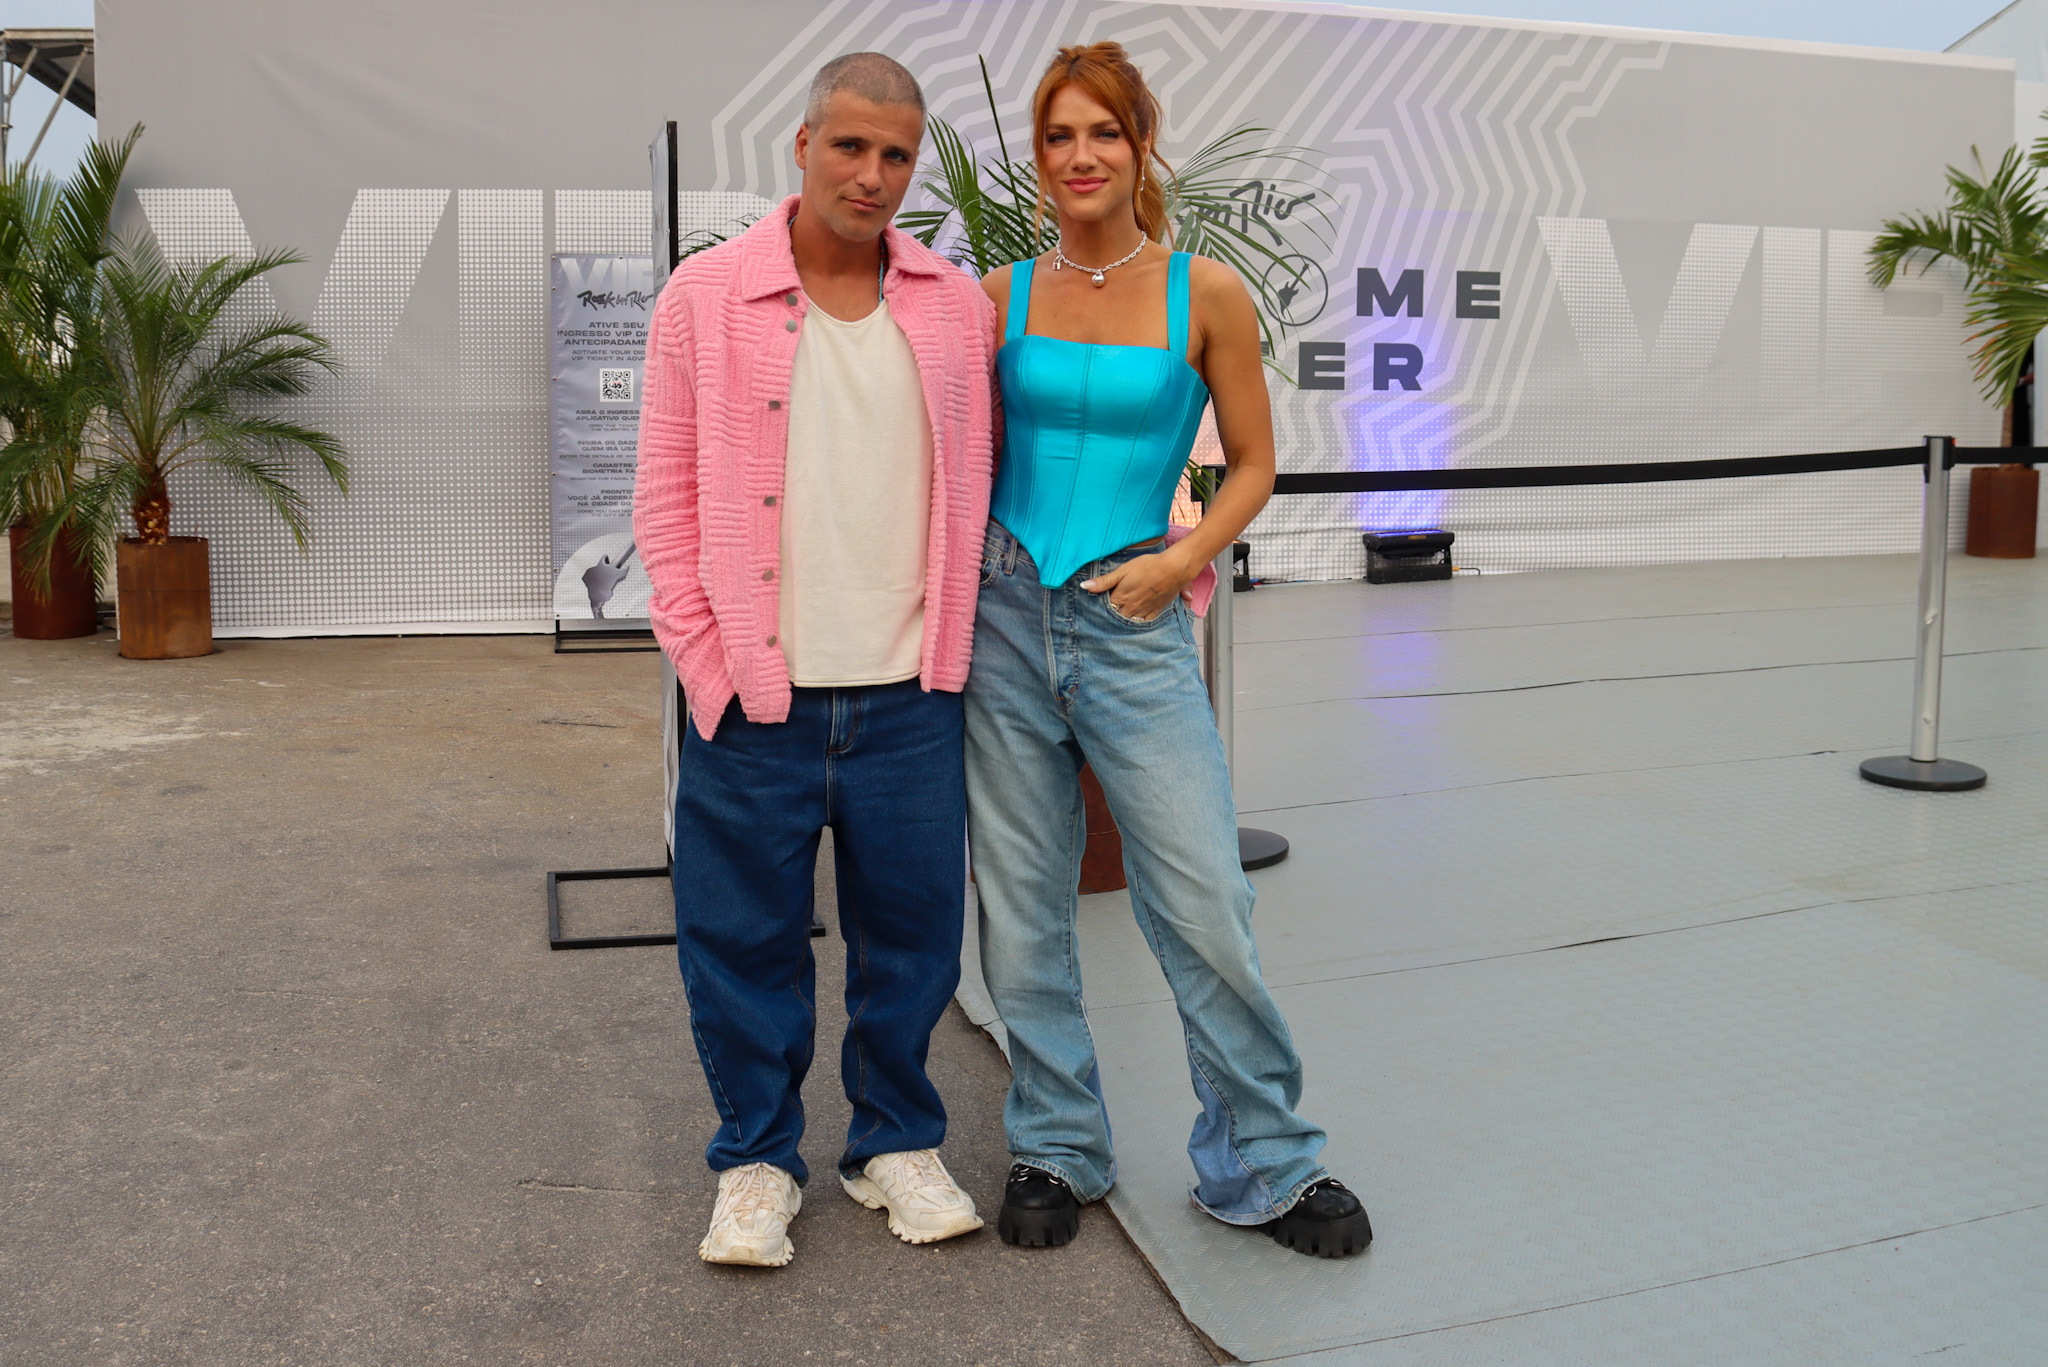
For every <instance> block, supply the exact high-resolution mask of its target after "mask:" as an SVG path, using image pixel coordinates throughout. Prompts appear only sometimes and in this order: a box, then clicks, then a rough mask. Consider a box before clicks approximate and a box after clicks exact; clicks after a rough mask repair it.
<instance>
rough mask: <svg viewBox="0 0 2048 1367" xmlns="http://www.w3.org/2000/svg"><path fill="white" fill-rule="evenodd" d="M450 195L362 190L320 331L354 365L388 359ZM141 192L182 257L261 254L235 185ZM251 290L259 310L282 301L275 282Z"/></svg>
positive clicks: (173, 253) (160, 237)
mask: <svg viewBox="0 0 2048 1367" xmlns="http://www.w3.org/2000/svg"><path fill="white" fill-rule="evenodd" d="M448 197H449V196H448V191H446V190H358V191H356V198H355V203H354V204H352V205H350V206H349V211H348V220H347V222H345V223H344V224H343V225H342V229H341V240H340V241H339V242H338V243H336V244H335V247H334V259H333V260H332V261H330V262H329V263H328V267H327V276H326V279H325V280H324V281H322V283H321V286H320V297H319V302H317V303H316V304H315V305H314V306H313V319H312V326H313V330H314V331H315V332H318V333H319V334H321V335H322V336H324V337H326V338H327V339H328V340H329V341H331V342H332V343H334V349H335V353H336V358H337V359H338V360H339V361H340V362H341V364H342V366H343V368H344V370H345V371H346V372H352V373H354V374H358V375H360V374H367V373H371V372H374V371H376V370H377V369H378V368H379V367H380V366H381V365H382V364H383V361H384V352H385V349H386V348H387V347H389V346H390V345H391V338H392V335H393V334H394V333H395V332H396V331H397V330H398V319H399V315H400V314H402V313H404V312H405V303H406V300H408V299H410V298H411V297H412V288H413V283H414V281H416V280H417V279H418V278H419V273H420V265H421V263H422V262H424V261H425V260H426V256H427V247H428V245H429V244H430V243H431V242H432V241H433V240H434V231H435V229H436V228H437V227H439V226H440V223H441V216H442V215H443V214H444V213H445V212H446V211H447V208H448ZM136 198H137V199H138V200H140V201H141V203H142V212H143V215H144V217H146V218H147V219H148V220H149V228H150V231H151V232H152V233H154V234H155V235H156V240H157V243H158V245H159V246H161V247H162V248H163V253H164V255H165V256H166V257H167V258H169V259H170V260H171V261H172V262H174V263H177V264H185V263H191V262H199V261H206V260H211V259H213V258H215V257H219V256H253V255H255V251H256V248H255V245H254V243H252V242H251V241H250V238H249V230H248V228H247V227H246V226H245V225H244V224H243V222H242V212H241V210H240V209H239V208H238V207H237V206H236V204H235V197H234V194H233V192H231V191H228V190H170V189H146V190H139V191H137V192H136ZM243 294H244V298H243V301H242V302H243V303H244V305H245V307H247V308H249V309H250V310H252V311H267V310H270V309H274V308H276V306H277V301H276V298H275V296H274V295H273V294H272V293H271V289H270V284H269V282H268V281H265V280H257V281H254V282H252V283H250V284H249V285H248V286H246V287H245V289H244V291H243Z"/></svg>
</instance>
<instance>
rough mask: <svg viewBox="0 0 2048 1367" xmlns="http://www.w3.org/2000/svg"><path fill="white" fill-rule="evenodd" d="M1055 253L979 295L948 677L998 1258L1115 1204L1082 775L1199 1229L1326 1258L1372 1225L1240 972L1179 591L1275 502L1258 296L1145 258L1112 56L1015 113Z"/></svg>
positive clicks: (1245, 895)
mask: <svg viewBox="0 0 2048 1367" xmlns="http://www.w3.org/2000/svg"><path fill="white" fill-rule="evenodd" d="M1032 119H1033V125H1034V141H1035V146H1036V154H1037V159H1038V180H1039V185H1040V186H1041V187H1042V188H1041V191H1040V193H1041V196H1042V197H1044V198H1042V199H1041V203H1040V211H1041V212H1043V211H1044V209H1045V207H1046V204H1045V199H1047V198H1049V200H1050V202H1051V207H1052V208H1053V209H1054V210H1056V211H1057V213H1058V216H1059V230H1060V237H1059V245H1058V247H1057V248H1056V249H1055V250H1054V251H1052V252H1050V253H1048V254H1047V255H1045V256H1043V257H1040V258H1038V259H1036V260H1034V261H1020V262H1017V263H1016V264H1015V265H1012V266H1007V267H1004V268H1003V269H1001V270H998V271H993V272H991V273H990V274H989V275H988V277H987V278H986V279H984V281H983V282H982V287H983V288H984V289H985V290H987V291H988V293H989V296H990V298H992V299H993V300H994V301H995V303H996V307H997V308H998V309H999V310H1000V311H1001V313H1002V326H1003V337H1004V342H1003V345H1002V349H1001V351H1000V352H999V353H998V356H997V370H998V373H999V375H1000V377H1001V382H1002V391H1003V409H1004V424H1005V428H1006V430H1005V434H1004V441H1003V451H1002V457H1001V462H1000V465H999V468H998V472H997V475H996V488H995V496H994V501H993V503H992V505H991V509H990V514H991V521H990V525H989V532H988V540H987V543H986V547H985V550H984V552H983V561H982V573H981V597H980V604H979V616H978V618H977V621H976V626H975V635H974V664H973V669H972V672H971V674H970V675H969V677H968V682H967V691H966V712H967V792H968V829H969V833H970V836H971V846H972V849H973V854H974V870H975V882H976V886H977V888H978V890H979V892H980V897H981V952H982V970H983V974H984V976H985V977H986V978H987V980H988V987H989V992H990V994H991V995H992V996H993V997H994V999H995V1003H996V1006H997V1008H998V1009H999V1010H1000V1011H1001V1012H1002V1017H1003V1023H1004V1025H1005V1026H1006V1028H1007V1029H1008V1031H1009V1038H1010V1062H1011V1065H1012V1068H1013V1070H1014V1081H1013V1082H1012V1084H1011V1087H1010V1098H1009V1103H1008V1105H1007V1106H1006V1108H1005V1110H1004V1123H1005V1127H1006V1129H1007V1131H1008V1137H1009V1145H1010V1151H1011V1154H1012V1156H1013V1157H1014V1159H1015V1164H1016V1165H1015V1166H1014V1167H1013V1168H1012V1169H1011V1170H1010V1180H1009V1183H1008V1186H1007V1189H1006V1191H1005V1193H1004V1199H1003V1208H1002V1214H1001V1217H1000V1219H999V1220H998V1222H997V1228H998V1229H999V1231H1000V1232H1001V1234H1002V1237H1003V1239H1004V1240H1005V1242H1008V1243H1013V1244H1026V1245H1032V1246H1041V1247H1043V1246H1051V1245H1058V1244H1064V1243H1066V1242H1067V1241H1068V1240H1069V1239H1071V1238H1073V1236H1074V1234H1075V1233H1076V1232H1077V1231H1078V1230H1079V1228H1080V1206H1081V1205H1083V1204H1085V1203H1087V1202H1089V1201H1094V1200H1098V1199H1100V1198H1101V1197H1102V1196H1103V1195H1104V1193H1106V1192H1107V1191H1108V1190H1109V1188H1110V1186H1111V1184H1112V1183H1113V1182H1114V1181H1115V1180H1116V1165H1115V1161H1114V1156H1113V1154H1112V1153H1111V1149H1110V1134H1109V1120H1108V1117H1107V1115H1106V1113H1105V1112H1104V1109H1103V1103H1102V1087H1101V1074H1100V1070H1099V1069H1098V1068H1097V1067H1096V1061H1095V1045H1094V1041H1093V1039H1092V1038H1091V1037H1090V1035H1089V1032H1088V1020H1087V1014H1086V1009H1085V1007H1084V1006H1083V1004H1082V1000H1081V978H1080V969H1079V964H1078V962H1077V961H1076V958H1075V951H1074V914H1075V907H1076V904H1075V882H1076V879H1077V876H1078V874H1079V871H1080V864H1081V848H1082V843H1083V834H1082V832H1083V824H1082V807H1081V787H1080V778H1079V771H1080V768H1081V765H1082V763H1083V762H1084V761H1085V762H1088V763H1090V764H1092V765H1093V767H1094V770H1095V774H1096V776H1097V777H1098V778H1100V779H1101V781H1102V786H1103V791H1104V792H1105V793H1106V794H1107V795H1108V797H1109V805H1110V808H1111V810H1113V811H1114V812H1115V813H1116V818H1117V821H1118V823H1119V825H1120V826H1121V827H1122V830H1123V839H1124V867H1125V870H1126V873H1127V875H1128V878H1129V881H1130V889H1131V905H1132V909H1133V910H1134V911H1135V912H1136V914H1137V918H1138V924H1139V926H1140V928H1141V929H1142V930H1143V931H1144V933H1145V938H1146V940H1147V941H1148V942H1149V943H1150V944H1151V946H1152V951H1153V953H1154V954H1156V955H1157V956H1158V958H1159V963H1160V967H1161V968H1163V969H1164V970H1165V972H1166V978H1167V981H1168V982H1169V983H1170V984H1171V985H1172V988H1173V994H1174V1000H1175V1002H1176V1003H1177V1004H1178V1006H1179V1008H1180V1013H1181V1020H1182V1023H1183V1025H1184V1026H1185V1029H1186V1035H1187V1042H1188V1063H1189V1070H1190V1073H1191V1075H1192V1077H1193V1079H1194V1087H1195V1093H1196V1096H1197V1098H1198V1099H1199V1100H1200V1102H1201V1108H1202V1109H1201V1115H1200V1116H1199V1117H1198V1118H1197V1120H1196V1122H1195V1129H1194V1135H1193V1138H1192V1139H1191V1140H1190V1141H1189V1144H1188V1152H1189V1155H1190V1156H1191V1157H1192V1158H1193V1159H1194V1165H1195V1175H1196V1179H1197V1180H1196V1184H1195V1186H1194V1188H1193V1189H1192V1192H1191V1194H1192V1195H1193V1197H1194V1200H1195V1203H1196V1204H1197V1205H1198V1206H1200V1207H1201V1209H1203V1210H1204V1211H1207V1212H1208V1213H1209V1214H1210V1215H1213V1216H1215V1217H1216V1218H1217V1219H1219V1220H1223V1221H1225V1222H1227V1223H1229V1224H1234V1225H1245V1226H1250V1227H1254V1228H1257V1229H1260V1230H1262V1231H1264V1232H1266V1233H1268V1234H1270V1235H1271V1236H1272V1237H1273V1238H1275V1239H1277V1240H1279V1241H1280V1242H1281V1243H1283V1244H1285V1245H1286V1246H1288V1247H1290V1248H1295V1249H1299V1250H1300V1251H1302V1252H1304V1253H1313V1254H1320V1255H1321V1256H1324V1257H1342V1256H1344V1255H1346V1254H1351V1253H1356V1252H1359V1251H1361V1250H1362V1249H1364V1248H1365V1246H1366V1244H1367V1243H1368V1242H1370V1241H1371V1239H1372V1228H1371V1225H1370V1224H1369V1223H1368V1221H1367V1219H1366V1213H1365V1210H1364V1208H1363V1207H1362V1206H1361V1205H1360V1204H1359V1202H1358V1198H1357V1197H1356V1196H1353V1195H1352V1194H1351V1193H1350V1192H1349V1191H1347V1190H1345V1188H1344V1186H1343V1185H1342V1184H1341V1183H1339V1182H1337V1181H1336V1180H1334V1179H1333V1178H1332V1177H1331V1176H1330V1174H1329V1172H1328V1171H1327V1170H1326V1169H1324V1168H1323V1167H1322V1165H1321V1164H1320V1163H1318V1162H1317V1155H1318V1154H1319V1153H1320V1152H1321V1150H1322V1147H1323V1141H1324V1134H1323V1131H1321V1130H1320V1129H1318V1128H1316V1127H1315V1126H1314V1125H1312V1124H1310V1123H1309V1122H1308V1121H1306V1120H1304V1119H1302V1118H1301V1117H1300V1116H1299V1115H1297V1114H1296V1113H1295V1106H1296V1105H1297V1104H1298V1102H1299V1100H1300V1096H1301V1060H1300V1057H1299V1056H1298V1055H1297V1054H1296V1053H1295V1050H1294V1042H1293V1039H1292V1037H1291V1036H1290V1035H1289V1033H1288V1030H1287V1022H1286V1021H1285V1020H1284V1019H1282V1017H1281V1015H1280V1009H1279V1007H1278V1006H1277V1005H1276V1004H1275V1003H1274V1001H1273V998H1272V995H1271V994H1270V993H1269V992H1268V991H1267V990H1266V985H1265V983H1264V981H1263V980H1261V978H1260V976H1259V963H1258V951H1257V949H1256V948H1255V946H1254V945H1253V943H1252V937H1251V911H1252V888H1251V884H1250V882H1249V881H1247V880H1246V878H1245V876H1244V871H1243V870H1242V869H1241V868H1240V867H1239V866H1238V861H1237V812H1236V808H1235V806H1234V804H1233V802H1232V800H1231V793H1230V774H1229V771H1228V769H1227V767H1226V766H1225V763H1224V759H1223V747H1222V744H1221V742H1220V741H1219V740H1218V738H1217V734H1216V725H1215V719H1214V717H1213V716H1212V715H1211V713H1210V711H1209V704H1208V698H1207V694H1206V693H1205V691H1204V689H1203V686H1202V681H1201V678H1200V676H1199V673H1198V671H1197V669H1196V664H1195V644H1194V631H1193V627H1192V624H1191V621H1190V616H1189V609H1188V607H1187V605H1186V604H1184V603H1183V602H1182V601H1181V596H1182V591H1183V590H1185V589H1187V588H1188V587H1189V585H1190V584H1191V583H1193V582H1194V580H1195V578H1196V576H1197V575H1198V574H1200V572H1201V571H1202V570H1203V569H1204V568H1205V567H1206V566H1207V565H1208V564H1209V562H1210V560H1211V559H1212V558H1213V557H1214V556H1215V555H1216V554H1217V553H1218V552H1220V551H1221V550H1222V549H1223V548H1224V547H1225V546H1228V545H1229V544H1230V543H1231V542H1232V541H1233V540H1234V539H1235V538H1236V537H1237V535H1238V533H1240V532H1242V531H1243V530H1244V528H1245V526H1246V524H1248V523H1249V522H1250V521H1251V520H1252V517H1253V516H1254V515H1255V514H1256V513H1257V512H1258V511H1259V509H1260V508H1261V507H1262V506H1263V505H1264V504H1265V501H1266V499H1267V497H1268V496H1269V495H1270V494H1271V493H1272V490H1273V430H1272V415H1271V412H1270V410H1269V408H1268V404H1267V399H1266V384H1265V376H1264V372H1263V369H1262V367H1261V363H1260V359H1259V326H1258V318H1257V315H1256V313H1255V311H1254V309H1253V306H1252V302H1251V298H1250V295H1249V294H1248V293H1247V292H1246V290H1245V288H1244V285H1243V283H1242V282H1241V281H1239V279H1238V278H1237V276H1236V274H1235V273H1233V272H1232V271H1231V270H1230V269H1229V268H1228V267H1226V266H1223V265H1221V264H1219V263H1217V262H1214V261H1208V260H1203V259H1200V258H1191V257H1189V256H1187V255H1186V254H1184V253H1177V252H1174V251H1172V250H1170V249H1169V248H1168V247H1167V246H1165V245H1164V243H1163V239H1164V238H1165V236H1166V215H1165V196H1164V193H1163V191H1162V188H1161V184H1160V170H1161V167H1162V165H1163V163H1161V162H1160V161H1159V159H1158V157H1157V156H1156V155H1155V154H1154V151H1153V140H1154V138H1155V136H1156V135H1157V132H1158V129H1159V127H1160V124H1161V122H1162V119H1161V116H1160V109H1159V104H1158V102H1157V101H1156V100H1155V99H1154V98H1153V97H1152V94H1151V92H1150V91H1148V90H1147V89H1146V87H1145V81H1144V77H1143V76H1142V75H1141V74H1140V73H1139V72H1138V70H1137V68H1136V67H1134V66H1132V65H1131V63H1130V61H1129V59H1128V58H1126V56H1125V55H1124V50H1123V48H1122V47H1121V46H1119V45H1118V44H1116V43H1097V44H1095V45H1094V46H1092V47H1071V48H1064V49H1062V50H1061V51H1060V54H1059V55H1058V56H1057V57H1056V58H1054V59H1053V63H1052V65H1051V66H1050V67H1049V68H1048V69H1047V70H1046V73H1045V76H1044V78H1043V79H1042V80H1040V82H1039V85H1038V92H1037V94H1036V95H1035V96H1034V98H1033V101H1032ZM1212 399H1213V400H1214V402H1215V404H1216V424H1217V432H1218V434H1219V435H1220V437H1221V438H1222V443H1223V450H1224V456H1225V459H1226V461H1227V463H1228V465H1229V474H1228V476H1227V477H1226V478H1225V479H1224V481H1223V486H1222V488H1221V490H1220V491H1219V492H1218V494H1217V496H1216V497H1215V499H1214V500H1213V501H1212V502H1211V503H1210V505H1209V510H1208V514H1207V516H1206V517H1204V518H1203V520H1202V523H1201V525H1200V526H1198V527H1196V528H1195V529H1194V530H1193V531H1192V532H1190V533H1188V534H1187V535H1186V537H1184V538H1183V539H1181V540H1180V541H1178V542H1175V543H1173V544H1171V545H1167V544H1165V541H1164V533H1165V531H1166V523H1167V514H1168V510H1169V508H1170V506H1171V504H1172V500H1173V495H1174V490H1175V487H1176V485H1177V484H1178V482H1179V478H1180V473H1181V471H1182V469H1183V468H1184V467H1185V464H1186V461H1187V457H1188V453H1189V450H1190V449H1191V448H1192V446H1193V444H1194V439H1195V432H1196V429H1197V427H1198V426H1199V425H1200V422H1201V417H1202V410H1203V408H1204V406H1205V405H1206V404H1207V403H1208V402H1209V401H1211V400H1212Z"/></svg>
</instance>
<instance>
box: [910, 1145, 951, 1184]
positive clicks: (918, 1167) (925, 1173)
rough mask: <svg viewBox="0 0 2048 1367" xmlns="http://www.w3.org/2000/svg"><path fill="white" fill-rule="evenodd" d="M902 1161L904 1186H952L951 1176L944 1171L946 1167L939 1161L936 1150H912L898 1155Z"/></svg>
mask: <svg viewBox="0 0 2048 1367" xmlns="http://www.w3.org/2000/svg"><path fill="white" fill-rule="evenodd" d="M898 1157H900V1158H901V1159H902V1160H903V1180H904V1182H905V1183H906V1184H909V1183H913V1182H914V1183H916V1184H918V1185H920V1186H934V1187H948V1188H950V1187H951V1186H952V1185H953V1175H952V1174H951V1173H949V1172H947V1171H946V1165H945V1164H944V1163H941V1162H940V1161H939V1153H938V1150H936V1149H912V1150H911V1151H910V1152H908V1153H904V1154H899V1155H898Z"/></svg>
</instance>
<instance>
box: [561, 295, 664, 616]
mask: <svg viewBox="0 0 2048 1367" xmlns="http://www.w3.org/2000/svg"><path fill="white" fill-rule="evenodd" d="M549 299H550V301H551V308H550V326H549V330H548V373H549V375H550V377H551V379H552V383H551V384H550V385H549V396H550V398H549V402H550V407H551V409H552V420H553V421H552V440H551V442H550V450H549V471H550V475H551V478H550V481H549V483H550V502H551V505H552V513H553V519H552V531H553V547H554V557H553V558H554V576H555V577H554V583H555V593H554V597H555V620H556V621H557V622H559V623H565V624H566V623H573V622H591V623H593V624H595V623H600V622H601V623H604V624H606V625H609V626H625V627H644V626H646V625H647V595H648V584H647V572H646V570H645V569H643V568H642V567H641V564H640V558H639V555H638V554H637V552H636V548H635V547H634V545H633V473H634V467H635V463H636V459H635V452H636V448H637V446H638V444H639V437H640V381H641V374H640V369H641V365H642V363H643V362H644V360H645V357H646V352H647V322H648V319H649V318H650V317H651V316H652V314H653V312H654V270H653V262H652V260H650V259H649V258H648V257H645V256H581V255H574V256H572V255H557V256H555V257H554V258H553V269H552V271H551V280H550V292H549Z"/></svg>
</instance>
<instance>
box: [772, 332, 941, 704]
mask: <svg viewBox="0 0 2048 1367" xmlns="http://www.w3.org/2000/svg"><path fill="white" fill-rule="evenodd" d="M782 499H783V507H782V586H781V594H780V598H781V602H780V609H781V624H780V626H779V628H778V634H779V635H780V636H781V645H782V655H783V658H784V659H785V660H787V661H788V662H789V678H790V682H791V683H793V684H795V685H797V686H798V687H803V688H825V687H835V686H838V687H845V686H851V685H856V684H883V683H897V682H900V681H901V680H904V679H914V678H916V677H917V674H918V669H919V666H920V664H921V663H922V650H923V644H924V593H925V551H926V542H927V540H928V538H929V536H930V532H931V517H932V426H931V418H930V415H929V414H928V413H927V412H926V411H925V402H924V382H923V380H922V379H921V378H920V377H919V375H918V372H917V357H916V356H915V355H914V354H913V353H912V352H911V350H910V339H909V338H907V337H905V336H904V335H903V329H902V328H900V327H898V326H897V325H896V320H895V319H894V318H891V317H890V316H889V309H888V306H887V304H886V303H884V304H879V305H877V306H876V308H875V311H874V312H873V313H870V314H869V315H868V316H867V317H865V318H863V319H861V320H860V321H859V322H856V323H845V322H841V321H840V320H839V319H837V318H834V317H833V316H832V315H830V314H828V313H826V312H825V310H823V309H821V308H819V307H818V306H817V305H816V304H813V305H812V306H811V307H810V309H809V311H807V312H806V313H805V314H804V323H803V335H802V336H801V337H799V338H798V339H797V347H796V366H795V369H794V371H793V372H792V374H791V376H790V384H789V454H788V457H787V461H786V463H785V465H784V467H783V495H782Z"/></svg>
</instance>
